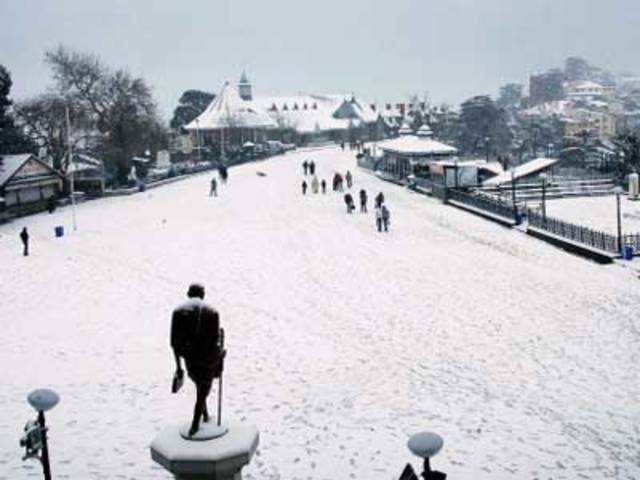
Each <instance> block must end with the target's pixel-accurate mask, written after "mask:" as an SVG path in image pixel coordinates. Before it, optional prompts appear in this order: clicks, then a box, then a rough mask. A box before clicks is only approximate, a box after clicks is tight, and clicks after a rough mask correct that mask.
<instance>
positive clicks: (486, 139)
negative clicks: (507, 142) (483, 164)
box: [484, 136, 491, 163]
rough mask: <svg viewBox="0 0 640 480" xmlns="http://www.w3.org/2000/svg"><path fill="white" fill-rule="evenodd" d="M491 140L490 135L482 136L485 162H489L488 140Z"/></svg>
mask: <svg viewBox="0 0 640 480" xmlns="http://www.w3.org/2000/svg"><path fill="white" fill-rule="evenodd" d="M490 141H491V138H490V137H488V136H487V137H484V148H485V153H486V155H487V163H488V162H489V142H490Z"/></svg>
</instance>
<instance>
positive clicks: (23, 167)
mask: <svg viewBox="0 0 640 480" xmlns="http://www.w3.org/2000/svg"><path fill="white" fill-rule="evenodd" d="M62 180H63V179H62V176H61V175H60V174H59V173H58V172H57V171H55V170H54V169H53V168H51V167H50V166H49V165H47V164H46V163H44V162H42V161H41V160H39V159H38V158H37V157H36V156H35V155H32V154H30V153H25V154H20V155H0V211H1V212H2V214H1V215H4V217H8V216H13V215H23V214H27V213H33V212H38V211H41V210H46V209H47V207H48V205H49V202H51V199H56V198H57V197H58V195H59V194H60V192H61V191H62V187H63V184H62ZM0 218H2V217H0Z"/></svg>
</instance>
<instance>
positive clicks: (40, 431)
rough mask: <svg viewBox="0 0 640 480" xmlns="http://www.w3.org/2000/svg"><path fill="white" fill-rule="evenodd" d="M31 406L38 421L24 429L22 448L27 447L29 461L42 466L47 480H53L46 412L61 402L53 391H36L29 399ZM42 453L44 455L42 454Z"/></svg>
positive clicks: (21, 441)
mask: <svg viewBox="0 0 640 480" xmlns="http://www.w3.org/2000/svg"><path fill="white" fill-rule="evenodd" d="M27 401H28V402H29V405H31V406H32V407H33V409H34V410H35V411H36V412H38V419H37V420H36V421H35V422H34V421H30V422H27V424H26V426H25V427H24V432H25V434H24V437H22V439H20V446H22V447H25V449H26V455H25V456H24V457H23V458H22V459H23V460H27V459H30V458H34V459H36V460H39V461H40V463H41V464H42V473H43V474H44V479H45V480H51V465H50V463H49V444H48V442H47V427H46V424H45V418H44V412H46V411H48V410H51V409H52V408H53V407H55V406H56V405H57V404H58V402H59V401H60V397H59V396H58V394H57V393H56V392H54V391H53V390H48V389H39V390H34V391H33V392H31V393H30V394H29V396H28V397H27ZM40 451H42V453H40Z"/></svg>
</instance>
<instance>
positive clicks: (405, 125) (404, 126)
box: [398, 122, 413, 135]
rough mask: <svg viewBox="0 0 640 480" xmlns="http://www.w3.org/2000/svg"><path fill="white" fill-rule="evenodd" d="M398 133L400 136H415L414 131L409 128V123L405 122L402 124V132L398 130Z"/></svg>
mask: <svg viewBox="0 0 640 480" xmlns="http://www.w3.org/2000/svg"><path fill="white" fill-rule="evenodd" d="M398 133H399V134H400V135H412V134H413V130H412V129H411V127H410V126H409V124H408V123H407V122H404V123H403V124H402V127H400V130H398Z"/></svg>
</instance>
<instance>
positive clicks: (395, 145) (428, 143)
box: [378, 135, 458, 156]
mask: <svg viewBox="0 0 640 480" xmlns="http://www.w3.org/2000/svg"><path fill="white" fill-rule="evenodd" d="M378 148H380V149H381V150H383V151H387V152H393V153H401V154H405V155H416V156H419V155H447V154H450V155H453V154H456V153H457V152H458V150H457V149H456V148H454V147H452V146H450V145H446V144H444V143H441V142H438V141H437V140H433V139H432V138H429V137H418V136H417V135H402V136H400V137H397V138H393V139H391V140H385V141H382V142H379V143H378Z"/></svg>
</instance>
